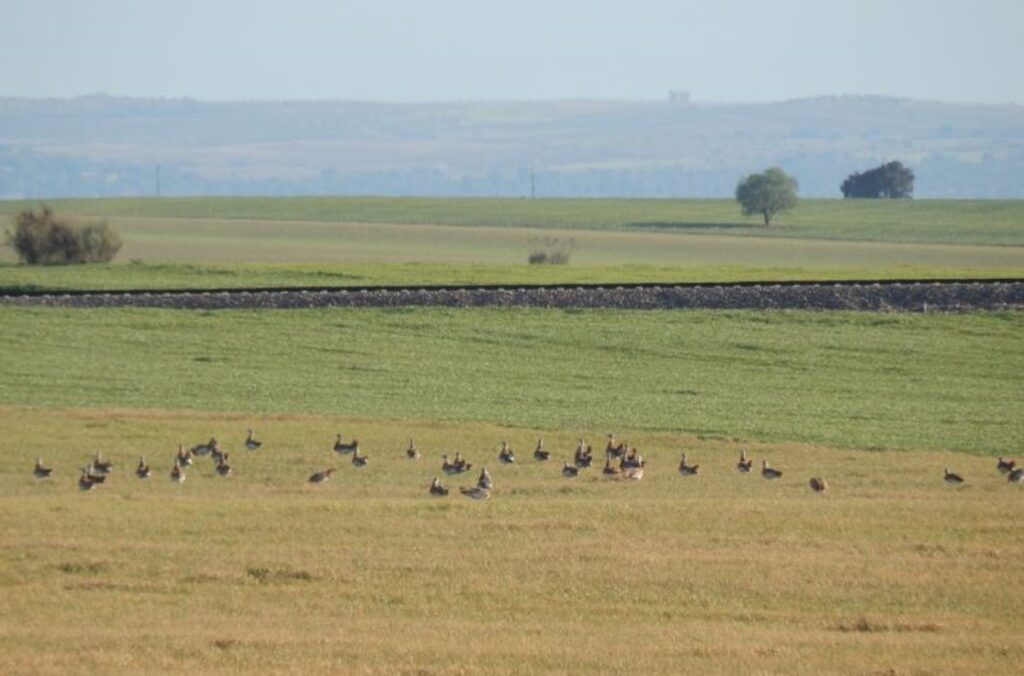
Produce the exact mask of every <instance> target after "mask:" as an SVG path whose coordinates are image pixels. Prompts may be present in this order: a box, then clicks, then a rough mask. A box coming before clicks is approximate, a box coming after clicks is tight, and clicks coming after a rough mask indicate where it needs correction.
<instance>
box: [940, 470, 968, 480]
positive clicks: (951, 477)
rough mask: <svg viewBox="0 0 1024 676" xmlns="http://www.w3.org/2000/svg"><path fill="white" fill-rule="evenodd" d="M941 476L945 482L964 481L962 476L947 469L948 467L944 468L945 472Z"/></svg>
mask: <svg viewBox="0 0 1024 676" xmlns="http://www.w3.org/2000/svg"><path fill="white" fill-rule="evenodd" d="M942 478H943V480H944V481H945V482H946V483H947V484H962V483H963V482H964V478H963V477H962V476H960V475H959V474H957V473H955V472H951V471H949V468H948V467H947V468H946V472H945V474H944V475H943V477H942Z"/></svg>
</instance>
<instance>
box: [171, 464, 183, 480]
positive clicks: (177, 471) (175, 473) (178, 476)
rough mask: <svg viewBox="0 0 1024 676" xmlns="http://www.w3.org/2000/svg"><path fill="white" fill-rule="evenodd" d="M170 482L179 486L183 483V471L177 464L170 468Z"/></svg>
mask: <svg viewBox="0 0 1024 676" xmlns="http://www.w3.org/2000/svg"><path fill="white" fill-rule="evenodd" d="M171 481H173V482H174V483H176V484H181V483H184V481H185V470H184V469H183V468H182V467H181V465H179V464H177V463H175V464H174V467H172V468H171Z"/></svg>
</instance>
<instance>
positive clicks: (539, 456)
mask: <svg viewBox="0 0 1024 676" xmlns="http://www.w3.org/2000/svg"><path fill="white" fill-rule="evenodd" d="M550 457H551V451H548V450H546V449H545V448H544V440H543V439H539V438H538V439H537V448H535V449H533V459H534V460H547V459H548V458H550Z"/></svg>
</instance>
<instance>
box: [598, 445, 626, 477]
mask: <svg viewBox="0 0 1024 676" xmlns="http://www.w3.org/2000/svg"><path fill="white" fill-rule="evenodd" d="M621 473H622V470H621V469H619V468H618V467H615V466H614V465H612V454H611V453H609V452H607V451H605V454H604V469H602V470H601V474H604V475H605V476H619V475H620V474H621Z"/></svg>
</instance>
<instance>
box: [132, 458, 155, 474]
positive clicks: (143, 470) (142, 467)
mask: <svg viewBox="0 0 1024 676" xmlns="http://www.w3.org/2000/svg"><path fill="white" fill-rule="evenodd" d="M151 473H152V472H150V469H149V465H147V464H146V458H145V457H144V456H141V455H140V456H139V466H138V467H136V468H135V476H137V477H139V478H140V479H148V478H149V476H150V474H151Z"/></svg>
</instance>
